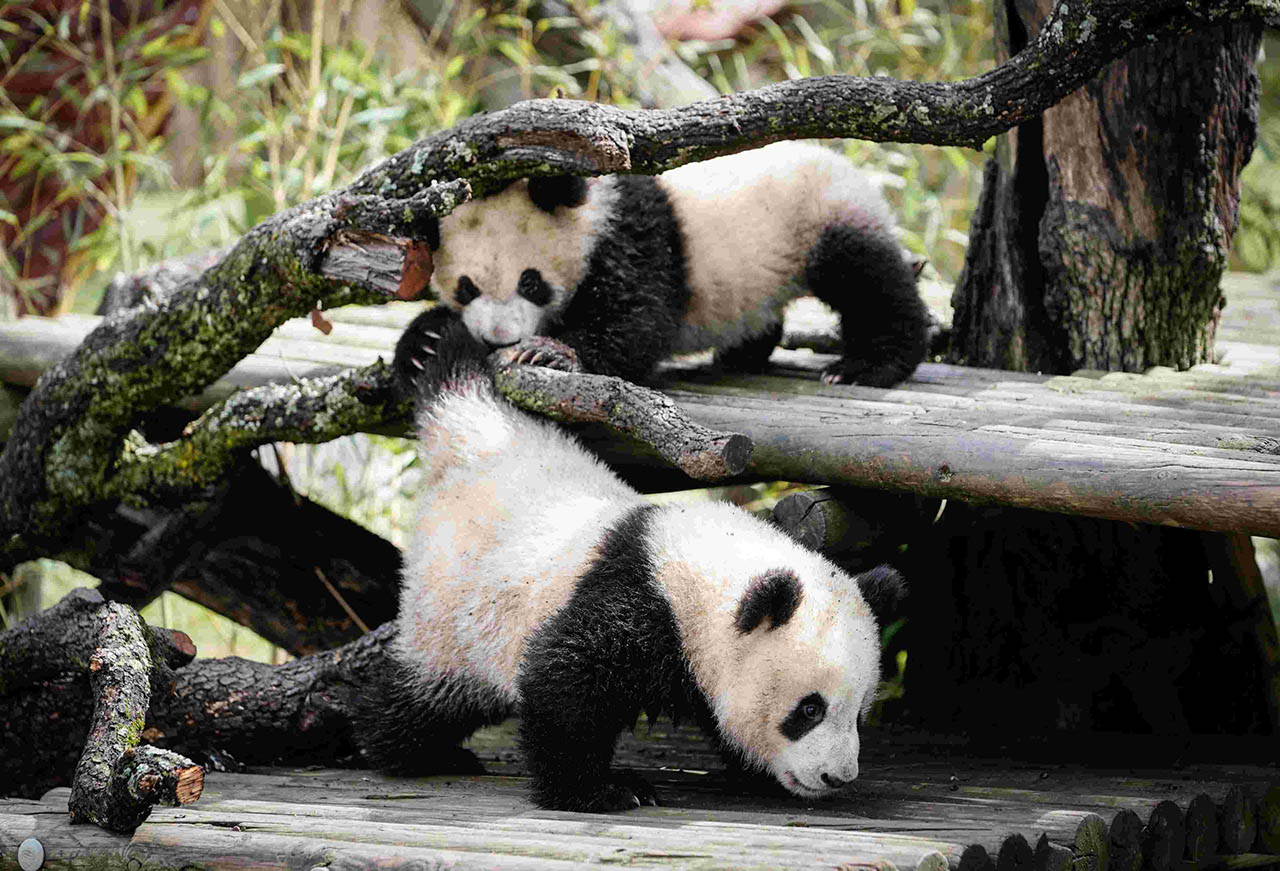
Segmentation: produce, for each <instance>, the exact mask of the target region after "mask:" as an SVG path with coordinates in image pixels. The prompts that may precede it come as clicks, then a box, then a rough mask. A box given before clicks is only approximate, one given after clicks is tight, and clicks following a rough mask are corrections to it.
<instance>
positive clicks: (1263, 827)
mask: <svg viewBox="0 0 1280 871" xmlns="http://www.w3.org/2000/svg"><path fill="white" fill-rule="evenodd" d="M1255 807H1256V813H1257V823H1258V837H1257V841H1256V842H1255V844H1254V850H1255V851H1257V852H1259V853H1270V854H1273V855H1274V854H1277V853H1280V785H1276V786H1273V787H1271V788H1270V789H1268V790H1267V791H1266V792H1264V793H1263V794H1262V795H1260V796H1258V803H1257V805H1256V806H1255Z"/></svg>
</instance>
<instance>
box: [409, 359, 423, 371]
mask: <svg viewBox="0 0 1280 871" xmlns="http://www.w3.org/2000/svg"><path fill="white" fill-rule="evenodd" d="M409 362H410V363H412V364H413V365H414V366H416V367H417V368H418V371H419V372H421V371H423V370H424V369H426V368H427V367H426V366H423V365H422V363H421V361H419V360H416V359H414V358H413V357H410V358H409Z"/></svg>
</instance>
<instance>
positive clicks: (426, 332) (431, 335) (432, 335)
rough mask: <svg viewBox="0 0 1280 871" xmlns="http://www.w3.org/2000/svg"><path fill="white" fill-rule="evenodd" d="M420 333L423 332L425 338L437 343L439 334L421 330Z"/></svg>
mask: <svg viewBox="0 0 1280 871" xmlns="http://www.w3.org/2000/svg"><path fill="white" fill-rule="evenodd" d="M422 332H423V333H424V334H425V335H426V336H427V337H429V338H432V339H435V340H436V341H437V342H438V341H440V334H439V333H433V332H431V331H430V330H423V331H422Z"/></svg>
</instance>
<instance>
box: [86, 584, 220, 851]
mask: <svg viewBox="0 0 1280 871" xmlns="http://www.w3.org/2000/svg"><path fill="white" fill-rule="evenodd" d="M97 615H98V619H99V621H100V627H99V630H98V632H97V633H96V637H97V649H96V650H95V651H94V654H93V656H92V657H91V658H90V661H89V680H90V685H91V686H92V688H93V694H94V697H95V699H96V704H95V707H94V712H93V722H92V723H91V725H90V727H89V735H88V737H87V738H86V739H85V746H84V753H83V755H82V756H81V757H80V762H79V764H78V765H77V766H76V774H75V779H74V780H73V781H72V786H71V799H70V802H69V805H68V806H69V809H70V812H71V821H72V822H73V823H79V822H88V823H96V824H97V825H99V826H101V827H102V828H104V829H108V830H110V831H113V832H131V831H133V830H134V829H136V828H137V827H138V826H139V825H141V823H142V821H143V820H145V819H146V818H147V817H148V816H149V815H150V814H151V809H152V807H153V806H154V805H155V804H156V803H157V802H160V803H166V804H174V805H177V804H183V803H186V802H190V801H194V800H195V799H196V798H198V797H199V796H200V789H201V785H202V783H203V776H204V773H203V770H202V769H201V768H200V767H199V766H197V765H196V764H195V763H193V762H192V761H191V760H189V759H187V758H185V757H183V756H179V755H178V754H176V753H171V752H169V751H165V750H147V751H146V752H140V751H139V750H138V743H139V741H140V740H141V738H142V728H143V724H144V723H145V722H146V717H147V709H148V707H149V705H150V700H151V673H152V661H151V651H150V650H149V648H148V645H147V642H146V627H145V626H144V624H143V622H142V618H140V617H139V616H138V613H137V612H136V611H134V610H133V609H132V608H129V607H127V606H124V605H119V604H115V603H110V604H107V605H104V606H103V607H102V608H100V609H99V610H98V612H97Z"/></svg>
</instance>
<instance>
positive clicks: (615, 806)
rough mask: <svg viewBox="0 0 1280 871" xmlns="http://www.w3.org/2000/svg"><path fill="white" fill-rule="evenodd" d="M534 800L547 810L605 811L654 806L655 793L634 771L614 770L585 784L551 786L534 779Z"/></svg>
mask: <svg viewBox="0 0 1280 871" xmlns="http://www.w3.org/2000/svg"><path fill="white" fill-rule="evenodd" d="M534 801H535V802H536V803H537V804H538V806H539V807H543V808H546V809H547V810H560V811H581V812H584V813H593V814H605V813H614V812H617V811H632V810H635V809H636V808H639V807H644V806H646V805H647V806H649V807H657V806H658V793H657V792H655V791H654V788H653V786H652V785H650V783H649V782H648V781H647V780H645V779H644V778H642V777H640V776H639V775H638V774H634V773H633V772H630V771H616V772H613V773H611V774H610V775H609V776H608V777H607V778H606V779H605V780H603V781H600V782H597V783H595V784H593V785H592V786H590V787H586V788H583V784H582V783H581V782H579V783H578V784H575V785H574V786H573V787H572V788H565V786H564V785H563V784H557V785H556V787H555V788H552V789H548V788H546V786H545V785H538V784H536V783H535V788H534Z"/></svg>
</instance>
